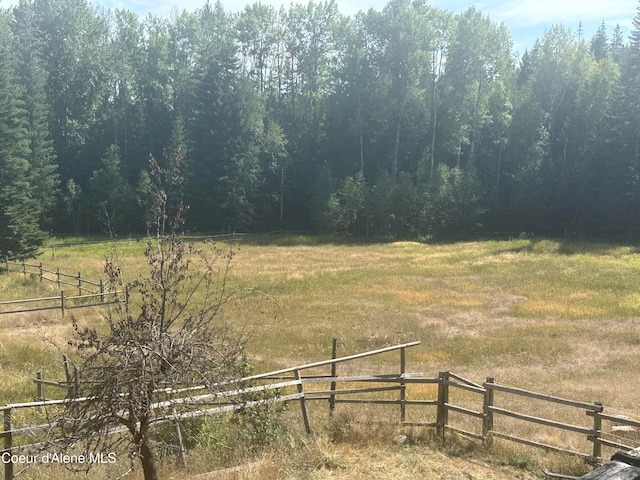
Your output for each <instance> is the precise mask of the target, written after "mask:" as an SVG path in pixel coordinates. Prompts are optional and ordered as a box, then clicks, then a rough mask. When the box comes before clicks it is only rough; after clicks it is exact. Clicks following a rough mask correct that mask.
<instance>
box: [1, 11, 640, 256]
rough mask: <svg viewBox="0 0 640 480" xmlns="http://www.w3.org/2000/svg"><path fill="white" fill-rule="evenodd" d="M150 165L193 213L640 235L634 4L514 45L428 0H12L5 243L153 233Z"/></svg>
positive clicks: (4, 80)
mask: <svg viewBox="0 0 640 480" xmlns="http://www.w3.org/2000/svg"><path fill="white" fill-rule="evenodd" d="M154 164H156V165H157V166H158V167H156V170H161V171H162V172H163V178H164V179H165V180H164V185H163V190H164V191H165V192H166V195H167V199H168V200H167V204H168V205H173V206H174V207H175V206H177V205H178V204H180V203H184V204H185V205H188V206H189V209H188V212H187V213H186V223H185V225H184V229H185V231H188V232H192V233H198V232H200V233H205V232H207V233H214V232H228V231H236V232H267V231H274V230H280V229H282V230H288V231H306V232H318V233H328V234H333V235H345V236H368V237H371V238H376V237H379V238H401V237H402V238H406V237H410V236H422V235H424V236H431V237H435V238H444V237H446V236H449V235H460V234H462V235H477V234H483V233H493V232H512V233H513V232H515V233H519V232H526V233H530V232H531V233H533V232H535V234H541V235H545V234H546V235H559V234H562V235H572V236H573V235H575V236H581V235H583V236H595V237H604V238H617V237H621V236H625V237H629V236H636V235H640V223H639V222H638V219H639V218H638V217H639V216H640V10H639V13H638V15H637V16H636V18H634V19H633V26H632V29H631V35H630V36H625V35H623V34H622V30H621V28H620V27H619V26H618V27H616V28H612V27H611V26H609V25H605V24H604V22H603V24H602V26H601V27H600V29H599V30H598V31H597V32H596V33H595V35H594V36H593V37H592V38H585V37H584V35H583V34H582V32H581V30H580V29H577V31H576V30H573V29H571V28H569V27H567V26H563V25H555V26H549V28H548V29H547V30H546V31H545V32H544V34H543V35H542V36H541V37H540V38H539V39H538V40H537V41H536V42H535V44H534V45H533V46H532V47H531V48H530V49H528V50H527V51H525V52H523V53H522V54H519V53H516V52H515V51H514V46H513V41H512V38H511V33H510V32H509V31H508V30H507V28H506V27H505V26H504V25H503V24H498V23H497V22H494V21H493V20H492V19H491V18H489V17H488V16H486V15H484V14H483V13H482V11H480V10H478V9H477V8H475V7H472V8H470V9H468V10H466V11H464V12H462V13H452V12H449V11H446V10H442V9H438V8H435V7H432V6H430V5H429V2H428V1H426V0H390V1H389V2H388V3H387V4H386V6H385V7H384V8H383V9H381V10H373V9H372V10H369V11H366V12H365V11H361V12H360V13H358V14H357V15H354V16H352V17H347V16H345V15H343V14H341V13H340V12H339V10H338V8H337V5H336V3H335V1H334V0H323V1H320V0H312V1H310V2H309V3H298V4H292V5H291V6H289V7H286V8H284V7H283V8H281V9H275V8H273V7H270V6H267V5H263V4H261V3H254V4H253V5H251V6H247V7H246V8H245V9H244V10H242V11H241V12H239V13H231V12H227V11H225V9H224V7H223V6H222V4H221V3H219V2H218V3H215V2H210V3H207V4H205V5H204V6H203V7H202V8H200V9H198V10H195V11H187V10H183V11H174V12H173V13H172V14H171V15H170V16H168V17H166V18H164V17H157V16H153V15H147V16H145V17H142V16H140V15H138V14H136V13H134V12H132V11H128V10H126V9H124V10H119V9H116V10H107V11H104V10H99V9H97V8H95V7H94V6H93V5H92V4H91V3H90V2H89V1H87V0H22V1H21V2H20V3H19V5H18V6H15V7H10V8H0V254H1V255H3V256H4V255H8V256H29V255H31V254H33V253H34V252H35V251H36V250H37V248H38V246H40V245H41V244H42V242H43V240H44V239H45V238H46V236H48V235H51V234H54V235H56V234H60V235H61V234H77V235H85V234H96V233H99V234H107V235H113V236H116V235H117V236H123V235H132V234H135V235H139V234H144V232H145V231H146V224H147V221H148V220H149V216H150V215H151V214H152V210H153V203H154V195H156V193H157V192H156V190H155V176H154V173H153V169H152V168H150V165H154Z"/></svg>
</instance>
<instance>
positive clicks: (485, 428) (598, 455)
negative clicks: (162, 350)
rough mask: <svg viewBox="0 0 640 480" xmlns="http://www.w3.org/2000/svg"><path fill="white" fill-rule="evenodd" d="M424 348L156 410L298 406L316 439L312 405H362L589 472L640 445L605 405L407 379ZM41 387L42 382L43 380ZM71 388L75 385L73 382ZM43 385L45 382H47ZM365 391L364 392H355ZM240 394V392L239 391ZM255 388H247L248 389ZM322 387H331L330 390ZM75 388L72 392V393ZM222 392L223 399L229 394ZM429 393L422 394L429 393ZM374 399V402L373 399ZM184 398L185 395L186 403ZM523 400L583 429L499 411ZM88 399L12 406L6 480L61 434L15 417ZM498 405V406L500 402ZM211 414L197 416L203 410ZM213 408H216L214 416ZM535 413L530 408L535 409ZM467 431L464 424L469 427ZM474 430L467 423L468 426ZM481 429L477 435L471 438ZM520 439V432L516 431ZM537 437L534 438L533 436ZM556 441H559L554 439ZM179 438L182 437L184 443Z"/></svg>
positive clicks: (273, 378) (490, 385)
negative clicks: (363, 368)
mask: <svg viewBox="0 0 640 480" xmlns="http://www.w3.org/2000/svg"><path fill="white" fill-rule="evenodd" d="M419 344H420V342H411V343H405V344H401V345H395V346H391V347H386V348H382V349H378V350H372V351H368V352H364V353H360V354H356V355H349V356H345V357H337V355H336V342H335V340H334V343H333V355H332V358H331V359H330V360H324V361H320V362H315V363H309V364H304V365H298V366H295V367H290V368H286V369H282V370H277V371H273V372H268V373H264V374H260V375H253V376H249V377H245V378H242V379H239V380H237V381H235V382H233V385H235V386H236V388H233V389H229V386H231V384H227V389H226V390H225V388H224V387H225V385H218V387H219V388H220V390H221V391H220V392H214V393H210V392H208V393H203V394H201V395H195V393H196V392H197V390H198V389H200V388H201V389H202V390H204V387H197V388H195V389H194V388H191V389H188V390H186V389H185V390H184V391H180V390H176V391H174V392H173V393H174V395H177V398H175V397H174V398H173V399H171V400H167V401H164V402H158V403H157V404H154V405H153V406H152V408H155V409H167V408H168V407H170V408H173V407H176V406H178V405H183V406H184V405H190V406H193V409H192V410H189V411H186V412H184V413H180V414H178V413H176V412H175V409H174V410H173V413H172V414H171V415H168V416H166V417H163V418H161V419H159V421H165V422H166V421H170V422H174V424H175V425H176V428H177V429H178V432H179V428H180V427H179V421H180V419H184V418H193V417H199V416H203V415H215V414H219V413H222V412H230V411H233V410H237V409H240V408H251V407H255V406H258V405H262V404H265V403H268V402H291V401H296V402H298V403H299V405H300V412H301V418H302V421H303V424H304V428H305V430H306V432H307V433H308V434H309V435H311V434H312V433H313V426H312V424H311V416H310V415H309V404H310V402H314V401H323V402H328V405H329V413H330V414H332V413H333V411H334V409H335V408H336V404H359V405H367V404H368V405H389V406H393V407H394V408H397V415H398V417H397V418H398V424H401V425H403V426H407V427H412V426H413V427H415V426H419V427H427V428H428V427H431V428H435V430H436V432H437V435H439V436H441V437H443V438H445V437H446V436H447V434H448V432H457V433H458V434H462V435H464V436H467V437H470V438H473V439H477V440H479V441H482V442H484V443H486V444H492V443H493V441H494V439H496V438H499V439H504V440H508V441H512V442H518V443H521V444H525V445H528V446H531V447H538V448H543V449H546V450H551V451H556V452H562V453H566V454H570V455H575V456H578V457H580V458H582V459H584V460H585V461H586V462H588V463H591V464H594V465H595V464H599V463H601V462H602V447H603V446H608V447H612V448H616V449H623V450H630V449H632V448H634V447H637V446H638V445H634V444H633V442H628V443H631V444H625V443H621V442H619V441H617V440H618V439H615V438H614V439H611V436H610V435H608V434H606V433H605V429H604V428H603V422H609V423H611V424H616V425H625V426H628V427H630V428H631V427H632V428H640V421H636V420H632V419H629V418H621V417H618V416H615V415H609V414H605V413H604V408H605V407H604V406H603V405H602V404H600V403H595V402H594V403H590V402H580V401H575V400H570V399H565V398H561V397H556V396H552V395H547V394H543V393H537V392H532V391H529V390H524V389H521V388H517V387H511V386H506V385H501V384H498V383H496V382H495V380H494V379H493V378H487V380H486V381H485V382H484V383H482V384H479V383H475V382H472V381H470V380H467V379H465V378H463V377H461V376H459V375H456V374H454V373H451V372H446V371H445V372H440V373H439V374H438V376H437V377H436V376H434V377H425V376H424V375H423V374H421V373H409V372H407V371H406V350H407V348H411V347H414V346H417V345H419ZM394 351H395V352H399V354H400V355H399V365H398V367H399V368H398V369H397V370H396V371H395V372H393V373H382V374H374V375H370V374H369V375H351V374H350V375H344V376H341V375H338V374H337V365H338V364H340V363H346V362H352V361H355V360H359V359H362V358H366V357H370V356H373V355H380V354H386V353H390V352H394ZM322 367H330V372H329V373H328V374H326V373H325V374H311V373H309V374H306V375H303V372H306V371H309V370H315V369H318V368H322ZM40 381H42V378H40ZM69 383H70V382H69ZM41 384H42V382H41ZM341 384H348V385H347V388H340V385H341ZM357 384H363V385H362V386H360V387H358V388H354V387H353V386H354V385H357ZM238 385H239V386H240V387H237V386H238ZM247 385H249V386H247ZM322 385H326V386H327V387H325V388H324V389H323V388H322ZM414 385H433V386H434V393H436V395H434V398H413V397H411V396H410V393H411V387H412V386H414ZM69 386H70V385H69ZM223 390H224V391H223ZM424 390H425V389H424V388H421V389H419V391H420V392H424ZM258 392H263V393H264V392H271V398H268V399H262V400H254V401H246V398H247V395H251V394H255V393H258ZM457 392H463V393H464V395H463V396H460V395H456V393H457ZM372 394H373V395H376V396H375V397H373V398H372V397H371V396H370V395H372ZM180 395H184V396H182V397H180ZM454 396H460V397H461V399H463V400H464V401H463V402H460V403H462V404H460V403H455V402H454V401H453V397H454ZM471 397H473V398H475V404H476V405H477V407H476V408H472V407H470V406H469V402H472V400H471ZM514 399H516V400H518V401H521V400H523V399H525V400H527V402H543V403H544V404H547V405H552V406H554V409H555V407H556V406H558V407H563V408H569V409H572V410H575V411H576V412H578V413H580V412H582V417H581V418H583V419H584V420H585V421H583V422H581V423H579V424H572V423H567V422H563V421H559V420H552V419H548V418H542V417H540V416H535V415H531V414H529V413H524V412H522V411H521V410H519V409H518V410H516V409H515V408H511V409H510V408H505V407H504V406H498V403H500V402H502V403H500V405H503V404H509V400H514ZM86 400H87V399H86V398H83V397H79V398H67V399H65V400H41V401H37V402H29V403H20V404H11V405H6V406H5V407H0V411H1V412H3V418H4V422H3V425H4V430H3V431H2V432H1V433H0V437H1V438H3V439H4V450H3V451H2V455H3V457H2V458H3V463H4V468H5V480H13V477H14V466H15V462H14V461H13V460H14V459H15V457H14V455H17V454H19V452H24V451H27V452H28V451H30V450H32V449H34V448H35V447H37V446H38V445H40V446H42V444H33V443H32V444H24V442H21V443H22V444H21V445H17V444H16V443H15V442H14V440H15V439H16V438H17V437H19V436H24V435H33V434H34V433H36V432H39V431H51V430H52V428H54V427H55V425H54V424H51V423H49V424H46V425H37V426H21V427H18V426H16V425H15V424H14V422H13V416H14V414H15V412H16V411H17V410H20V409H42V408H56V407H60V406H64V405H65V403H68V402H82V401H86ZM498 400H500V402H498ZM199 404H200V405H202V406H205V405H206V407H207V408H203V409H202V408H201V409H198V405H199ZM209 407H212V408H209ZM425 407H431V408H435V412H432V411H431V412H432V414H431V415H427V418H428V417H431V418H433V419H434V420H435V421H431V422H424V421H408V420H407V416H408V415H409V414H410V413H415V411H417V410H420V411H421V412H422V414H421V416H422V417H424V416H425V414H424V411H423V410H422V409H423V408H425ZM529 408H532V407H531V405H529ZM452 415H456V416H462V417H465V418H467V419H470V421H471V428H469V427H468V426H467V425H466V424H465V425H463V426H464V427H465V428H463V427H461V426H460V423H459V420H458V421H456V420H454V419H452V418H451V417H452ZM503 419H510V420H514V421H517V422H523V423H524V424H525V425H535V426H543V427H546V428H551V429H553V430H555V431H562V432H570V433H571V434H576V435H578V436H579V437H581V438H583V440H584V441H585V443H588V444H590V445H591V447H590V448H589V449H583V450H574V449H570V448H567V446H566V445H554V444H551V443H544V442H541V441H539V439H538V438H525V437H524V436H518V435H516V434H514V433H513V429H514V427H513V426H511V428H510V427H509V426H508V425H506V424H504V425H502V422H501V421H502V420H503ZM463 423H464V422H463ZM467 423H468V422H467ZM473 425H475V431H472V429H473ZM515 429H516V431H517V429H518V427H515ZM122 431H124V428H117V429H114V430H113V431H111V432H110V433H118V432H122ZM532 435H535V432H534V433H532ZM552 437H553V436H552ZM178 438H180V435H178Z"/></svg>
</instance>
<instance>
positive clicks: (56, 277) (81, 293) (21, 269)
mask: <svg viewBox="0 0 640 480" xmlns="http://www.w3.org/2000/svg"><path fill="white" fill-rule="evenodd" d="M2 263H3V264H4V270H6V271H7V272H18V273H22V274H23V275H25V276H26V275H34V276H37V277H38V278H39V279H40V281H44V280H46V281H48V282H52V283H56V284H57V285H58V288H61V287H62V286H63V285H68V286H71V287H75V288H77V289H78V295H72V296H69V295H67V294H66V293H65V291H64V290H60V295H58V296H55V297H43V298H29V299H23V300H9V301H4V302H0V306H2V305H22V304H27V303H40V304H41V303H43V302H49V303H50V302H56V305H53V306H52V305H48V306H41V307H34V308H26V309H21V310H11V311H6V312H0V315H6V314H9V313H27V312H38V311H43V310H60V311H61V312H62V315H63V316H64V314H65V312H66V310H69V309H75V308H87V307H96V306H102V305H111V304H115V303H118V300H117V298H116V299H115V300H111V301H107V299H108V297H109V296H111V295H122V294H123V293H124V301H125V303H128V300H129V295H128V294H127V292H126V291H125V292H120V291H115V292H106V291H105V285H104V281H103V280H102V279H100V281H99V282H95V281H92V280H88V279H87V278H84V277H82V274H81V273H80V272H78V274H77V275H70V274H68V273H64V272H61V271H60V268H57V269H56V270H55V271H54V270H48V269H46V268H44V267H43V266H42V263H39V264H32V263H26V262H25V261H24V260H23V261H21V262H13V261H11V260H9V259H8V258H7V257H5V258H4V260H3V262H2ZM12 267H18V268H13V269H12ZM69 279H73V280H75V281H74V282H70V281H68V280H69ZM91 287H94V288H91ZM87 292H88V293H87ZM95 299H99V300H98V301H97V303H96V302H91V301H90V300H95ZM69 300H72V301H75V300H80V301H82V302H83V303H80V304H75V305H69V304H68V301H69ZM84 301H89V303H85V302H84Z"/></svg>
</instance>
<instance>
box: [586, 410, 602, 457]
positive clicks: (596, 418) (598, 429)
mask: <svg viewBox="0 0 640 480" xmlns="http://www.w3.org/2000/svg"><path fill="white" fill-rule="evenodd" d="M594 403H595V404H596V405H600V406H602V403H600V402H594ZM600 411H602V410H600ZM587 413H589V412H587ZM593 430H594V431H595V436H594V437H593V438H592V441H593V461H594V463H600V462H601V461H602V444H601V443H600V441H599V440H600V439H601V438H602V417H601V416H600V412H593Z"/></svg>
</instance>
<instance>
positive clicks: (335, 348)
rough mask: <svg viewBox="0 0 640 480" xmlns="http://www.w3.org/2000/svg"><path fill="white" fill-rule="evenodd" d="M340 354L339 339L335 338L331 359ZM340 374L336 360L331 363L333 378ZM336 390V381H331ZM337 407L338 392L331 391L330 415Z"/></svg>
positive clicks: (333, 389) (332, 389)
mask: <svg viewBox="0 0 640 480" xmlns="http://www.w3.org/2000/svg"><path fill="white" fill-rule="evenodd" d="M337 355H338V339H337V338H334V339H333V341H332V344H331V360H335V359H336V358H337ZM337 374H338V368H337V365H336V363H335V362H333V363H332V364H331V378H336V376H337ZM335 391H336V382H331V392H335ZM335 409H336V394H335V393H331V396H330V397H329V415H331V416H332V415H333V411H334V410H335Z"/></svg>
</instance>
